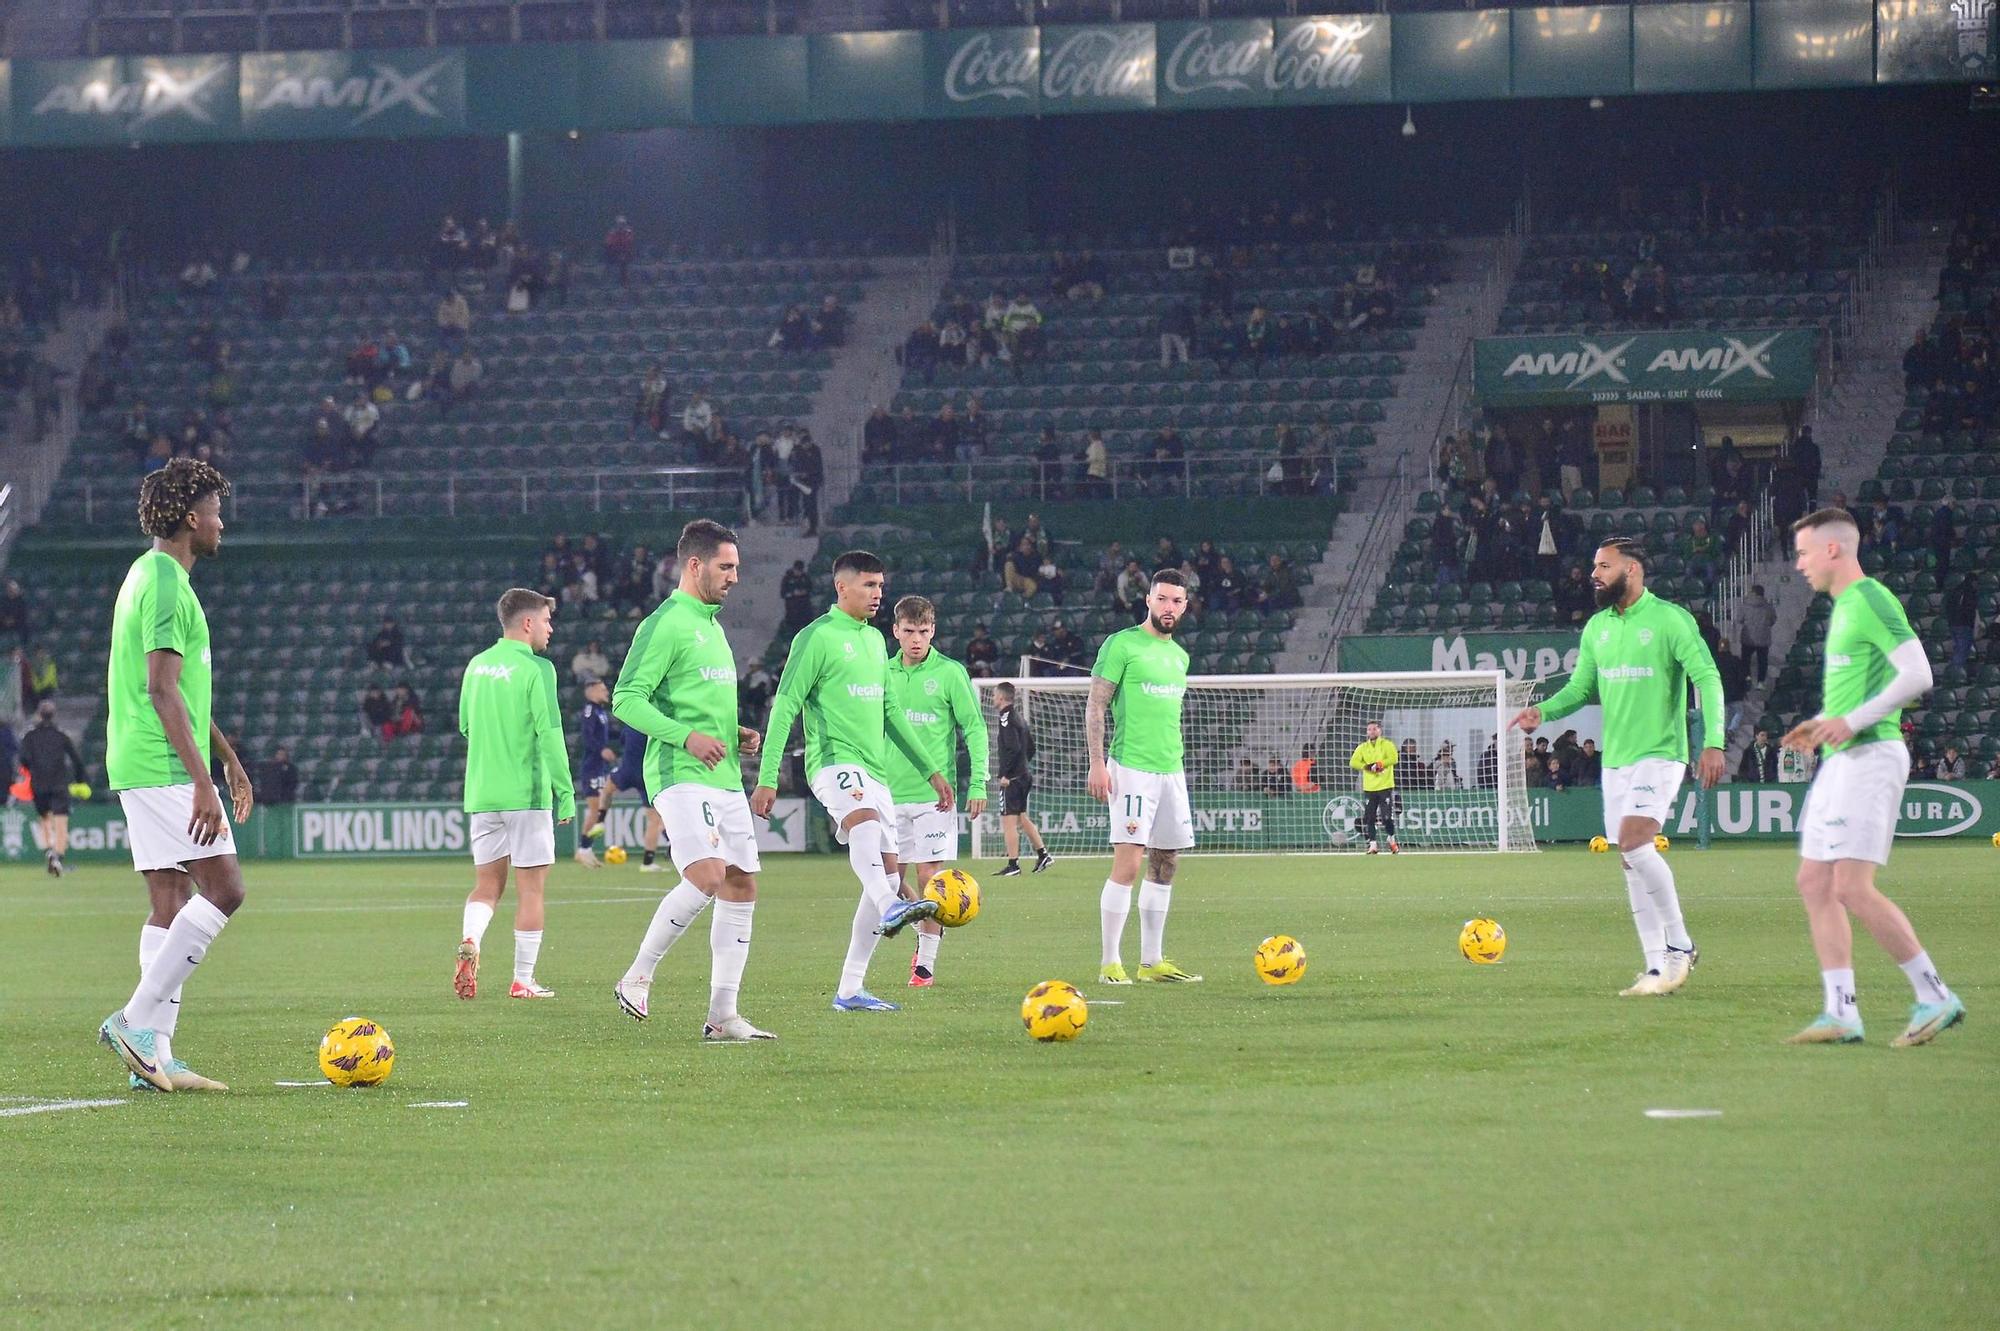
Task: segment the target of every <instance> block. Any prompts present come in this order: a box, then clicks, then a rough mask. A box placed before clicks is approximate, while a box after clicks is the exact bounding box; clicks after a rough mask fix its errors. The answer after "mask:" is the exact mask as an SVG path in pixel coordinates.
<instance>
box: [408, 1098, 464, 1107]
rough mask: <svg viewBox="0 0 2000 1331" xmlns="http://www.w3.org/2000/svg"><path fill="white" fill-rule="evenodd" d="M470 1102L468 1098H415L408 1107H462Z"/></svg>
mask: <svg viewBox="0 0 2000 1331" xmlns="http://www.w3.org/2000/svg"><path fill="white" fill-rule="evenodd" d="M471 1103H472V1101H470V1100H417V1101H413V1102H412V1103H411V1104H410V1105H409V1106H408V1107H409V1108H411V1109H463V1108H465V1107H466V1106H467V1105H469V1104H471Z"/></svg>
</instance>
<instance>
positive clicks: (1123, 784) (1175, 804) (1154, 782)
mask: <svg viewBox="0 0 2000 1331" xmlns="http://www.w3.org/2000/svg"><path fill="white" fill-rule="evenodd" d="M1109 766H1110V771H1111V800H1110V802H1109V804H1108V805H1107V807H1108V808H1109V810H1110V813H1111V844H1112V845H1114V846H1121V845H1124V846H1145V847H1147V848H1148V849H1150V850H1187V849H1188V848H1189V847H1191V846H1193V845H1194V809H1193V807H1192V806H1191V805H1189V803H1188V790H1187V774H1186V773H1185V772H1142V771H1140V770H1139V769H1138V768H1136V767H1120V766H1119V765H1118V764H1117V763H1111V764H1110V765H1109Z"/></svg>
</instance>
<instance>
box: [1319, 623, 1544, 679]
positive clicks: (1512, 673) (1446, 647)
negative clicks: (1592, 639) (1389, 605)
mask: <svg viewBox="0 0 2000 1331" xmlns="http://www.w3.org/2000/svg"><path fill="white" fill-rule="evenodd" d="M1580 640H1581V639H1580V635H1579V634H1578V633H1576V632H1557V633H1547V632H1542V633H1456V632H1452V633H1357V634H1351V635H1349V636H1348V637H1345V638H1342V639H1341V640H1340V656H1339V663H1340V669H1341V670H1343V671H1347V672H1349V673H1363V672H1368V671H1409V670H1504V671H1506V672H1507V678H1509V679H1549V678H1551V677H1552V676H1557V675H1568V674H1570V673H1571V672H1573V671H1574V670H1575V669H1576V655H1577V646H1578V643H1579V642H1580Z"/></svg>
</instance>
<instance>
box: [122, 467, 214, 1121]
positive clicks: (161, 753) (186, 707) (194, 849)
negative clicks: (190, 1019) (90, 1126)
mask: <svg viewBox="0 0 2000 1331" xmlns="http://www.w3.org/2000/svg"><path fill="white" fill-rule="evenodd" d="M228 493H229V482H228V481H227V480H225V479H224V478H223V476H222V473H220V472H218V471H217V470H216V469H215V468H213V467H211V466H209V465H208V464H207V463H206V462H201V461H198V460H196V459H194V458H175V459H174V460H173V461H171V462H169V463H168V464H167V465H166V466H164V467H162V468H161V469H160V470H158V471H156V472H154V473H152V474H151V475H149V476H147V477H146V479H145V480H144V481H142V482H140V484H139V530H140V531H142V532H144V533H145V534H146V535H148V536H150V537H152V538H153V544H152V547H151V548H150V549H148V550H147V551H146V553H144V554H142V555H140V556H139V557H138V558H137V559H136V560H134V561H133V562H132V568H131V571H130V572H128V573H127V574H126V575H125V582H124V585H123V586H121V587H120V588H119V589H118V600H117V603H116V605H115V606H114V608H113V610H112V612H111V661H110V667H109V670H108V672H107V673H106V675H105V701H106V704H107V706H108V708H109V718H108V720H107V722H106V726H105V736H104V740H105V743H104V767H105V772H106V774H107V775H108V776H109V778H110V782H111V788H112V789H113V790H115V791H117V792H118V802H119V804H120V805H121V806H122V807H123V808H124V810H125V825H126V835H127V837H128V838H129V840H130V843H131V847H132V867H133V868H135V869H137V870H138V871H139V872H140V873H141V874H142V875H143V876H144V877H145V879H146V891H147V893H148V895H150V896H151V898H152V903H153V910H152V915H151V916H150V917H149V918H148V919H147V921H146V924H145V927H144V928H143V929H142V930H140V933H139V987H138V988H136V989H134V990H133V991H132V997H131V998H130V999H129V1000H128V1001H127V1002H126V1004H125V1006H124V1007H123V1008H121V1009H119V1010H118V1011H117V1012H114V1013H112V1014H111V1015H110V1016H108V1017H106V1018H105V1019H104V1024H103V1025H102V1026H100V1027H99V1028H98V1031H97V1038H98V1039H99V1040H100V1041H102V1042H103V1043H104V1045H105V1046H106V1047H108V1048H109V1049H110V1050H111V1051H112V1052H113V1053H115V1054H117V1055H118V1057H119V1058H121V1059H123V1060H124V1062H125V1066H126V1067H127V1068H129V1069H130V1070H131V1073H132V1084H133V1085H134V1086H135V1087H149V1088H151V1089H153V1090H159V1091H195V1090H200V1091H223V1090H227V1089H229V1088H228V1087H226V1086H224V1085H223V1084H222V1083H221V1082H218V1081H210V1080H209V1079H208V1078H206V1077H204V1076H202V1075H201V1074H199V1073H197V1072H195V1071H193V1070H192V1069H190V1068H189V1067H188V1065H187V1064H186V1063H184V1062H182V1061H181V1060H180V1059H178V1058H176V1057H174V1053H173V1048H172V1043H173V1035H174V1030H175V1027H176V1025H177V1024H178V1022H179V1019H180V1010H181V986H182V985H183V984H184V983H185V982H186V981H187V979H188V977H189V976H190V975H192V974H194V968H195V967H196V966H198V965H200V964H201V961H202V959H203V958H204V957H205V956H207V955H208V949H209V946H210V944H212V943H214V942H215V938H216V935H217V934H219V933H221V932H222V928H223V926H224V925H226V924H228V923H229V920H230V917H231V916H233V915H234V914H235V913H236V909H237V907H239V906H241V905H242V904H243V872H242V870H241V868H239V867H238V865H237V862H236V841H235V838H234V837H233V836H232V835H231V833H230V830H229V818H228V816H227V815H226V814H225V813H224V812H223V808H222V796H221V795H220V794H219V793H218V792H217V790H216V788H215V782H214V781H213V780H212V779H211V778H210V776H209V762H210V755H211V753H213V754H215V755H217V756H219V757H221V759H222V763H223V772H224V775H225V776H226V778H227V779H228V783H229V794H230V802H231V803H232V804H233V805H234V812H235V815H236V820H237V821H238V822H241V821H243V820H244V819H245V818H248V817H249V816H250V810H251V807H252V804H253V800H252V796H251V790H250V777H249V775H248V774H247V773H246V772H245V771H244V769H243V764H242V763H241V762H239V761H238V760H237V757H236V753H235V751H234V750H233V749H231V748H230V747H229V741H227V740H226V739H224V738H223V737H222V732H221V731H220V730H218V729H216V728H215V724H214V722H213V721H212V720H211V719H210V716H209V704H210V699H211V697H212V692H213V678H212V676H211V674H210V660H211V654H210V650H209V638H208V616H207V615H206V614H205V613H203V611H202V607H201V601H200V600H199V599H198V598H197V597H196V596H195V593H194V586H193V584H192V583H190V582H189V580H188V573H189V571H190V570H191V569H193V568H194V565H195V561H196V560H198V559H212V558H214V557H215V556H216V555H217V554H219V553H220V552H221V550H222V500H223V498H224V497H225V496H226V495H228Z"/></svg>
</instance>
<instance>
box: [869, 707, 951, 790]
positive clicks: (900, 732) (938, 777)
mask: <svg viewBox="0 0 2000 1331" xmlns="http://www.w3.org/2000/svg"><path fill="white" fill-rule="evenodd" d="M882 732H883V734H885V735H887V736H888V737H889V742H890V743H891V744H894V745H895V746H896V748H897V749H898V751H900V752H901V753H902V755H903V756H904V757H905V758H908V759H909V760H910V766H912V767H914V768H916V769H917V770H918V771H919V772H922V773H923V774H924V776H925V779H927V780H928V781H929V782H930V783H931V789H932V790H935V791H936V792H937V797H938V803H937V806H938V809H939V811H940V812H942V811H943V810H946V809H949V808H950V807H951V806H952V803H953V800H954V798H955V797H954V796H953V795H952V792H951V779H950V778H949V777H947V776H946V775H945V774H944V773H942V772H940V771H938V769H937V763H936V761H935V760H933V759H932V758H931V756H930V755H929V754H927V753H925V752H924V746H923V742H922V741H921V740H919V739H918V738H917V732H916V731H914V730H912V729H911V728H910V718H909V717H907V716H905V715H903V691H902V689H900V688H898V687H897V685H896V681H895V678H894V677H893V676H891V677H890V678H889V680H888V682H887V683H886V684H884V685H883V687H882Z"/></svg>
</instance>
